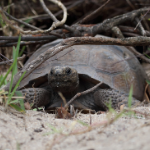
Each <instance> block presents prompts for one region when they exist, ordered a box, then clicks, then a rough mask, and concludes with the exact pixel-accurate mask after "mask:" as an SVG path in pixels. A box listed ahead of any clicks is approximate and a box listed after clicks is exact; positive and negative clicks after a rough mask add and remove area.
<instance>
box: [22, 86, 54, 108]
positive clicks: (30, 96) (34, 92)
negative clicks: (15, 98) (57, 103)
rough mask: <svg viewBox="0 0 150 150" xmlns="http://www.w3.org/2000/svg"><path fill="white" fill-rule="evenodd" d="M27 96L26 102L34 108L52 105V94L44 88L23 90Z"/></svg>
mask: <svg viewBox="0 0 150 150" xmlns="http://www.w3.org/2000/svg"><path fill="white" fill-rule="evenodd" d="M21 92H22V94H23V95H24V96H25V99H24V102H29V104H31V106H32V108H37V107H41V106H45V105H47V104H49V103H50V100H51V95H52V93H51V92H50V91H48V90H46V89H44V88H28V89H23V90H21Z"/></svg>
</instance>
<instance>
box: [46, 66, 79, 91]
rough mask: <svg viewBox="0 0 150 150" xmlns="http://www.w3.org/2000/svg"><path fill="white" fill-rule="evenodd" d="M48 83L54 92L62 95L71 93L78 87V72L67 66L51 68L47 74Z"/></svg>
mask: <svg viewBox="0 0 150 150" xmlns="http://www.w3.org/2000/svg"><path fill="white" fill-rule="evenodd" d="M48 83H49V85H50V86H51V87H52V88H53V89H54V90H56V91H60V92H62V93H65V92H70V91H73V90H75V89H76V88H77V86H78V85H79V76H78V72H77V70H76V69H74V68H70V67H68V66H55V67H52V68H51V70H50V72H49V74H48Z"/></svg>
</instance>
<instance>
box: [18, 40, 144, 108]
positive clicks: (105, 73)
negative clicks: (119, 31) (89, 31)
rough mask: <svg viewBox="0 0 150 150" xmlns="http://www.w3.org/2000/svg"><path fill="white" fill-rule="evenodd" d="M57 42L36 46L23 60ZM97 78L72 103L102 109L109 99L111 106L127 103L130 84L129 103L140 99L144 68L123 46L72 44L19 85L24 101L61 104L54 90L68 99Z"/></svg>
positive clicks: (40, 103) (45, 104)
mask: <svg viewBox="0 0 150 150" xmlns="http://www.w3.org/2000/svg"><path fill="white" fill-rule="evenodd" d="M58 42H59V41H55V42H52V43H49V44H46V45H44V46H42V47H41V48H39V49H38V50H37V51H36V52H35V53H34V54H33V55H32V56H31V57H30V58H29V60H28V61H27V62H26V64H28V63H30V62H31V61H32V60H34V59H35V58H36V57H38V56H39V55H40V54H41V53H43V52H45V51H46V50H48V49H49V48H50V47H52V46H54V45H55V44H57V43H58ZM26 64H25V65H26ZM99 82H103V83H105V84H103V86H101V87H99V88H97V90H95V91H93V92H91V93H89V94H87V95H84V96H81V97H79V98H77V99H76V100H75V101H74V102H73V105H74V106H75V107H77V108H83V109H85V108H89V109H94V110H96V111H97V110H106V109H107V105H106V103H108V102H109V101H110V100H111V104H112V107H113V108H118V107H120V105H122V104H125V105H127V101H128V94H129V91H130V87H131V85H132V86H133V100H132V104H135V102H139V101H142V100H143V95H144V88H145V72H144V70H143V69H142V66H141V65H140V63H139V61H138V60H137V58H136V57H135V56H134V55H133V54H132V53H131V52H130V51H129V50H128V49H127V48H126V47H124V46H115V45H75V46H72V47H70V48H67V49H65V50H64V51H61V52H60V53H58V54H56V55H55V56H53V57H52V58H49V59H48V60H46V61H45V62H44V63H42V64H41V65H40V66H39V67H38V68H36V69H35V70H34V71H33V72H32V73H31V74H29V75H28V76H27V77H26V78H24V79H23V80H22V81H21V83H20V87H19V89H20V90H21V91H22V93H23V94H24V95H25V97H26V98H25V102H26V101H28V102H29V103H33V104H34V105H33V107H40V106H46V108H47V109H50V108H55V107H60V106H61V104H63V102H62V100H61V98H60V97H59V95H58V94H57V92H58V91H60V92H62V93H63V95H64V96H65V98H66V100H67V101H68V100H70V98H72V97H73V96H74V95H75V94H76V93H77V92H81V91H84V90H86V89H89V88H91V87H93V86H94V85H96V84H97V83H99Z"/></svg>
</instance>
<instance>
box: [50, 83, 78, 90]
mask: <svg viewBox="0 0 150 150" xmlns="http://www.w3.org/2000/svg"><path fill="white" fill-rule="evenodd" d="M78 85H79V83H78V82H75V83H73V82H71V81H52V82H51V83H50V86H51V87H52V88H53V89H54V90H55V91H60V92H62V93H64V92H71V91H73V90H75V89H76V88H77V87H78Z"/></svg>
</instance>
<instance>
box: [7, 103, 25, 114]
mask: <svg viewBox="0 0 150 150" xmlns="http://www.w3.org/2000/svg"><path fill="white" fill-rule="evenodd" d="M9 106H11V107H13V108H15V109H16V110H17V111H19V112H23V113H24V112H25V111H24V110H22V109H21V108H20V107H19V106H17V105H15V104H10V105H9Z"/></svg>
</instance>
